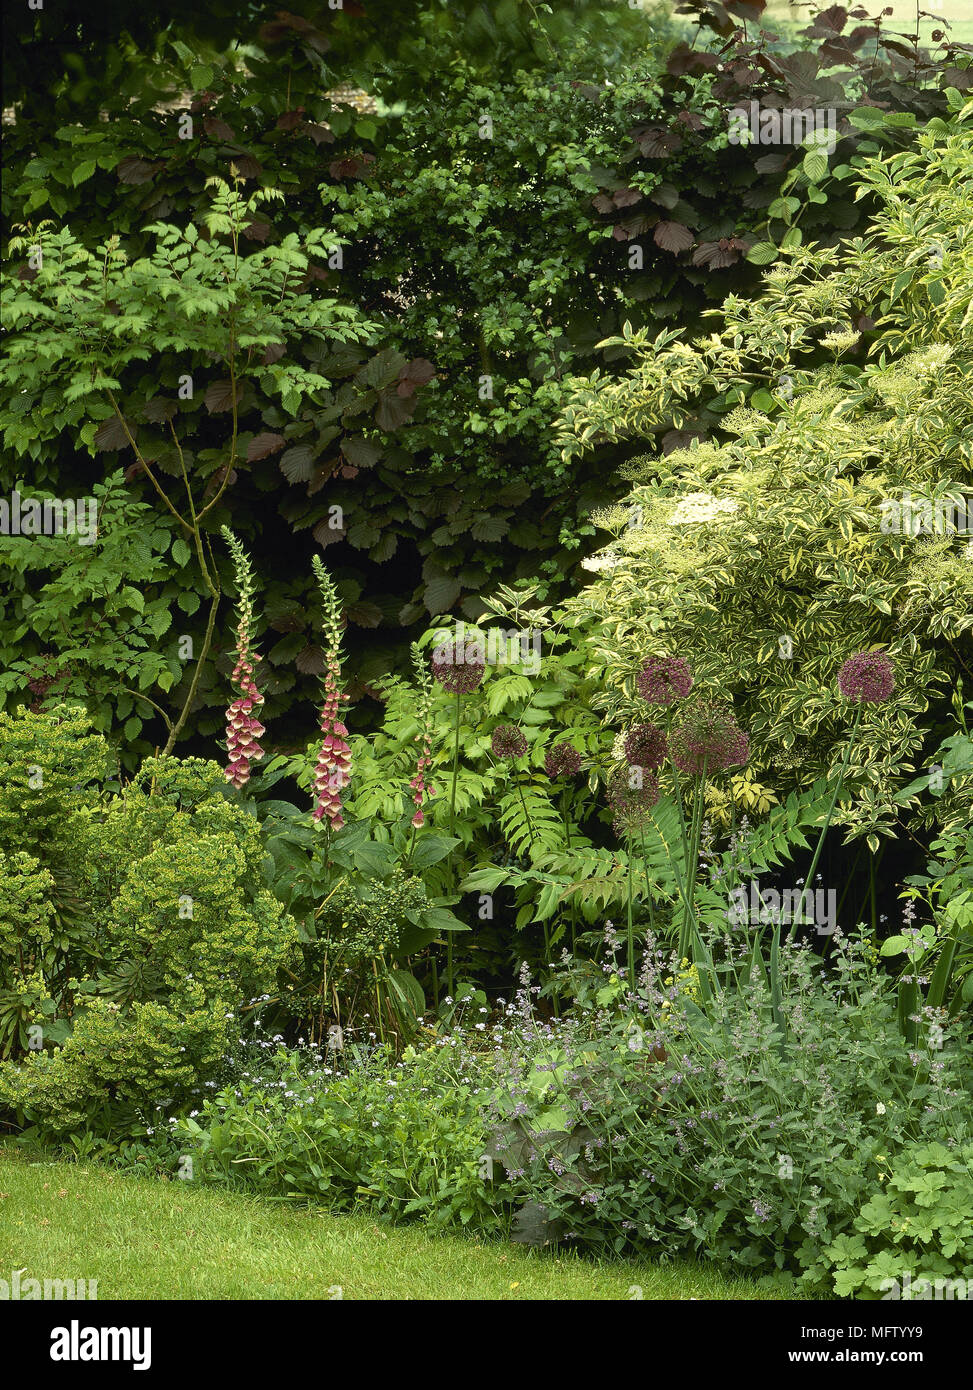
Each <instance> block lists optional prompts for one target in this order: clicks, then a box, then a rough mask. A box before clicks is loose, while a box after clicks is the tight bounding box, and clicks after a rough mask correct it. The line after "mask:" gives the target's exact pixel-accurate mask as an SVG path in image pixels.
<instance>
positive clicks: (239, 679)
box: [223, 526, 266, 791]
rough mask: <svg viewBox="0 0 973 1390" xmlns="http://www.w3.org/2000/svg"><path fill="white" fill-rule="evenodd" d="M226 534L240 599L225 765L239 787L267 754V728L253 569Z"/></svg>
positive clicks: (234, 541)
mask: <svg viewBox="0 0 973 1390" xmlns="http://www.w3.org/2000/svg"><path fill="white" fill-rule="evenodd" d="M223 537H224V539H225V540H226V543H227V545H228V546H229V549H230V554H231V555H232V556H233V567H234V570H235V573H236V584H237V592H238V594H239V598H238V600H237V612H238V614H239V621H238V623H237V641H236V654H237V659H236V665H235V666H234V667H233V674H232V675H231V677H230V681H231V683H232V685H233V688H234V689H235V690H236V691H237V698H236V699H235V700H234V701H233V702H232V703H231V704H230V705H229V707H228V708H227V711H226V751H227V756H228V758H229V762H228V764H227V766H226V767H225V768H224V769H223V771H224V774H225V776H226V780H227V781H228V782H230V783H232V785H233V786H234V787H236V789H237V790H238V791H239V790H240V788H241V787H245V786H246V784H247V783H248V782H249V780H250V770H251V768H252V766H253V764H254V763H256V762H259V761H260V759H261V758H262V757H263V756H264V750H263V749H262V748H261V746H260V742H259V740H260V739H261V738H263V736H264V733H265V732H266V730H265V729H264V726H263V725H262V724H261V722H260V720H259V718H258V711H259V709H260V706H261V705H262V704H263V702H264V697H263V696H262V695H261V693H260V691H259V690H258V689H257V683H256V681H255V680H254V672H255V670H256V666H257V662H258V661H259V660H260V657H259V655H258V654H257V653H256V652H255V651H254V650H253V647H252V646H251V644H250V629H251V626H252V624H253V572H252V570H251V568H250V561H249V559H248V558H247V554H246V551H245V550H244V549H243V547H242V546H241V545H240V542H239V541H238V540H237V539H236V537H235V536H234V535H233V533H232V532H231V531H230V530H228V528H227V527H225V526H224V527H223Z"/></svg>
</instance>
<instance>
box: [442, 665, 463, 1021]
mask: <svg viewBox="0 0 973 1390" xmlns="http://www.w3.org/2000/svg"><path fill="white" fill-rule="evenodd" d="M462 703H463V696H462V695H461V694H460V693H459V691H457V692H456V725H455V736H454V738H453V784H452V786H451V787H450V790H449V833H450V835H451V836H453V837H454V838H455V835H456V782H457V779H458V777H459V726H460V709H461V706H462ZM446 993H447V994H448V995H449V996H450V998H453V996H454V989H453V933H452V932H449V934H448V935H447V937H446Z"/></svg>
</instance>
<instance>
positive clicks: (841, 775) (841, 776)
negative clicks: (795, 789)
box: [787, 702, 864, 941]
mask: <svg viewBox="0 0 973 1390" xmlns="http://www.w3.org/2000/svg"><path fill="white" fill-rule="evenodd" d="M863 708H864V706H863V705H862V703H861V702H859V704H858V708H857V709H856V710H855V718H854V720H853V722H852V726H851V730H850V732H849V734H848V744H847V747H846V748H845V755H844V757H843V758H842V760H841V768H840V770H839V772H838V777H837V780H836V781H835V786H834V792H833V794H832V797H831V805H830V806H829V807H828V814H827V815H826V816H825V818H824V824H823V825H822V827H821V834H820V835H819V836H818V844H817V848H816V849H815V851H814V858H813V859H812V860H811V867H810V868H809V869H808V871H807V876H806V877H805V879H804V888H805V890H808V889H810V890H811V891H812V892H813V889H814V874H815V870H816V869H817V867H818V861H819V860H820V858H821V851H822V850H823V849H824V839H825V836H826V835H827V833H828V830H829V828H830V825H831V817H832V816H833V815H834V808H835V807H836V806H837V804H838V797H839V795H840V793H841V784H842V783H843V782H844V780H845V773H846V772H847V771H848V764H849V763H850V762H851V750H852V748H853V747H854V743H855V734H856V733H857V732H858V726H859V724H860V723H861V719H862V710H863ZM796 930H797V919H796V917H795V920H794V921H793V922H792V923H791V929H790V931H789V932H788V933H787V939H788V941H791V940H792V939H793V937H794V932H795V931H796Z"/></svg>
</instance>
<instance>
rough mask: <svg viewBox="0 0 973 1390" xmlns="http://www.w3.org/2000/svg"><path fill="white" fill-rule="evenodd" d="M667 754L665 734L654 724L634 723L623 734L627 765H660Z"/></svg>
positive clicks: (654, 767) (653, 767)
mask: <svg viewBox="0 0 973 1390" xmlns="http://www.w3.org/2000/svg"><path fill="white" fill-rule="evenodd" d="M668 754H669V745H668V744H667V743H666V736H665V734H664V733H663V732H662V730H661V729H660V728H658V727H657V726H656V725H655V724H636V725H635V727H634V728H633V729H630V730H629V732H628V733H627V734H626V735H625V758H626V761H627V762H628V765H629V767H647V768H650V769H652V770H653V771H654V770H655V769H656V768H657V767H661V766H662V764H663V763H664V762H665V760H666V758H667V757H668Z"/></svg>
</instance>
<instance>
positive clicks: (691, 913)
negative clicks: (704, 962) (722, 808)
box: [679, 757, 706, 960]
mask: <svg viewBox="0 0 973 1390" xmlns="http://www.w3.org/2000/svg"><path fill="white" fill-rule="evenodd" d="M705 785H706V759H705V757H704V758H703V770H702V772H701V773H700V774H699V776H698V777H697V779H696V794H695V799H694V801H693V828H692V833H691V838H690V845H689V862H688V864H687V865H686V884H687V891H686V918H685V921H684V923H683V930H682V931H681V932H680V934H679V959H680V960H682V959H683V958H684V957H685V956H687V955H688V953H689V936H690V932H691V931H692V928H693V925H694V923H695V922H696V880H697V878H698V877H699V841H700V836H701V834H702V829H703V805H704V803H705V799H706V798H705V796H704V794H703V788H704V787H705Z"/></svg>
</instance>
